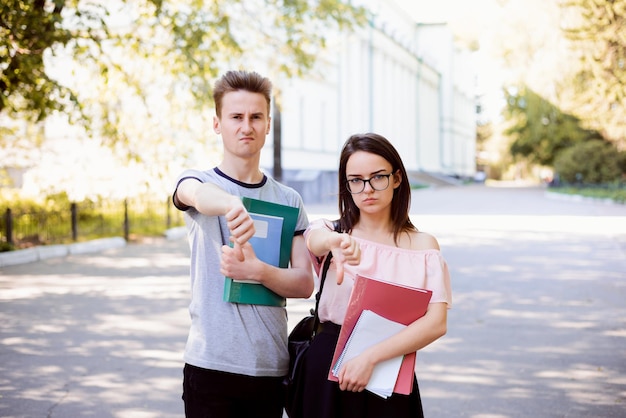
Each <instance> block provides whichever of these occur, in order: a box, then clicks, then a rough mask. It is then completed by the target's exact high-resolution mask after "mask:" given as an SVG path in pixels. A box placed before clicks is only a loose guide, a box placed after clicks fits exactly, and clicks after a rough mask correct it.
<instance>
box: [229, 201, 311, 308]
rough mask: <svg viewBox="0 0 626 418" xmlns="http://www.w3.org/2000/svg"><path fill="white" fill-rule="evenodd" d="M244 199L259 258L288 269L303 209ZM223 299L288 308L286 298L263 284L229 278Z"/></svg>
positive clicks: (252, 242) (252, 243) (253, 245)
mask: <svg viewBox="0 0 626 418" xmlns="http://www.w3.org/2000/svg"><path fill="white" fill-rule="evenodd" d="M241 200H242V201H243V205H244V207H245V208H246V209H247V210H248V213H249V214H250V217H251V218H252V219H253V220H254V227H255V229H256V233H255V235H254V236H253V237H252V238H250V241H249V242H250V244H251V245H252V248H253V249H254V252H255V254H256V256H257V257H258V258H259V259H260V260H261V261H264V262H265V263H268V264H271V265H273V266H276V267H281V268H287V267H288V266H289V260H290V258H291V244H292V241H293V236H294V232H295V230H296V223H297V222H298V215H299V214H300V209H299V208H294V207H292V206H285V205H280V204H278V203H272V202H266V201H263V200H257V199H251V198H248V197H243V198H242V199H241ZM231 245H232V244H231ZM224 300H225V301H226V302H235V303H246V304H254V305H269V306H280V307H284V306H286V305H287V301H286V299H285V298H284V297H282V296H280V295H278V294H276V293H274V292H272V291H271V290H270V289H268V288H266V287H265V286H263V285H262V284H260V283H257V282H254V281H246V280H233V279H231V278H230V277H226V281H225V282H224Z"/></svg>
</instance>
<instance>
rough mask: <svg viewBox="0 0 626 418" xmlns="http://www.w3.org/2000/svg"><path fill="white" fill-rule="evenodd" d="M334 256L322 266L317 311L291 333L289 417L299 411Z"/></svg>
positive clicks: (286, 382)
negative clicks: (306, 358)
mask: <svg viewBox="0 0 626 418" xmlns="http://www.w3.org/2000/svg"><path fill="white" fill-rule="evenodd" d="M332 257H333V254H332V253H331V252H330V251H329V252H328V255H327V256H326V260H324V265H323V266H322V274H321V276H320V290H319V291H318V292H317V294H316V295H315V310H311V314H310V315H308V316H306V317H304V318H302V320H300V322H298V324H297V325H296V326H295V327H294V328H293V330H292V331H291V332H290V333H289V338H288V343H287V348H288V349H289V373H288V374H287V376H286V377H285V380H284V387H285V392H286V393H285V394H286V399H285V411H286V412H287V415H288V416H290V417H291V416H292V413H293V412H294V411H295V410H296V409H298V399H299V398H298V390H299V389H298V388H299V387H300V386H301V385H302V382H303V381H304V371H303V370H302V368H303V360H304V354H305V353H306V351H307V350H308V348H309V346H310V345H311V341H313V338H314V337H315V333H316V332H317V327H318V325H319V322H320V319H319V316H318V308H319V304H320V298H321V297H322V289H323V288H324V281H325V280H326V272H328V266H329V265H330V260H331V258H332Z"/></svg>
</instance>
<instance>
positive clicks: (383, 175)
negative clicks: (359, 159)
mask: <svg viewBox="0 0 626 418" xmlns="http://www.w3.org/2000/svg"><path fill="white" fill-rule="evenodd" d="M391 176H393V173H389V174H376V175H374V176H372V177H370V178H368V179H361V178H353V179H350V180H346V189H348V191H349V192H350V194H359V193H363V191H364V190H365V184H366V183H369V185H370V187H371V188H372V190H375V191H377V192H382V191H383V190H387V189H388V188H389V184H391V181H390V180H389V178H390V177H391ZM376 177H386V178H387V185H386V186H385V187H383V188H382V189H377V188H376V187H374V185H373V184H372V179H375V178H376ZM354 180H358V181H360V182H361V184H362V185H363V188H361V191H359V192H353V191H352V189H350V183H351V182H352V181H354Z"/></svg>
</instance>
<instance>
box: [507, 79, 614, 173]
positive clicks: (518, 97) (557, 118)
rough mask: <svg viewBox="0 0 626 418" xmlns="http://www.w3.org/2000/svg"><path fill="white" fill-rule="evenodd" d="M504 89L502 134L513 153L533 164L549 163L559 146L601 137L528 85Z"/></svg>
mask: <svg viewBox="0 0 626 418" xmlns="http://www.w3.org/2000/svg"><path fill="white" fill-rule="evenodd" d="M504 93H505V96H506V102H507V104H506V108H505V109H504V116H505V118H506V119H507V120H508V122H509V127H508V129H506V131H505V134H506V135H509V136H510V137H511V139H512V142H511V145H510V151H511V154H512V155H513V156H517V157H523V158H525V159H526V160H528V161H529V162H530V163H533V164H539V165H544V166H553V165H554V159H555V157H556V156H557V155H558V154H559V152H561V151H562V150H564V149H566V148H569V147H571V146H573V145H575V144H577V143H581V142H585V141H588V140H591V139H601V138H602V137H601V136H600V135H599V134H598V133H597V132H595V131H591V130H587V129H584V128H582V127H581V122H580V120H579V119H578V118H577V117H576V116H573V115H570V114H566V113H563V112H562V111H561V110H560V109H559V108H558V107H557V106H555V105H554V104H552V103H550V102H549V101H547V100H545V99H544V98H543V97H541V96H540V95H538V94H537V93H535V92H534V91H533V90H531V89H529V88H528V87H525V86H522V87H521V88H519V89H518V88H509V89H505V91H504Z"/></svg>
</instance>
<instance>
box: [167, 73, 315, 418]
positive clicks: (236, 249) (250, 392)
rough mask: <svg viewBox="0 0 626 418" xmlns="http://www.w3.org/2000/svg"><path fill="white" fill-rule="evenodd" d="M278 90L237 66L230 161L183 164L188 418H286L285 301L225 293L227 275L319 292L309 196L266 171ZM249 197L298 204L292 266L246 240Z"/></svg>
mask: <svg viewBox="0 0 626 418" xmlns="http://www.w3.org/2000/svg"><path fill="white" fill-rule="evenodd" d="M271 88H272V86H271V83H270V81H269V80H268V79H267V78H264V77H261V76H260V75H259V74H257V73H255V72H246V71H229V72H227V73H226V74H224V75H223V76H222V77H221V78H220V79H219V80H218V81H217V82H216V84H215V89H214V92H213V97H214V99H215V108H216V116H215V117H214V119H213V129H214V130H215V132H216V133H217V134H218V135H221V137H222V141H223V144H224V156H223V159H222V162H221V163H220V164H219V165H218V166H217V167H215V168H213V169H210V170H207V171H199V170H186V171H184V172H183V173H182V174H181V175H180V176H179V178H178V180H177V185H176V189H175V191H174V194H173V201H174V205H175V206H176V207H177V208H178V209H180V210H183V211H185V219H186V222H187V230H188V237H189V244H190V247H191V304H190V306H189V312H190V315H191V329H190V332H189V337H188V340H187V346H186V349H185V357H184V358H185V363H186V364H185V368H184V371H183V374H184V381H183V400H184V402H185V415H186V416H187V417H189V418H193V417H204V418H206V417H253V416H254V417H273V418H280V417H282V406H283V394H282V387H281V381H282V377H283V376H284V375H286V374H287V368H288V360H289V355H288V352H287V313H286V310H285V308H282V307H271V306H262V305H248V304H238V303H230V302H225V301H224V300H223V291H224V277H225V276H228V277H231V278H233V279H253V280H256V281H258V282H260V283H261V284H263V285H264V286H266V287H268V288H269V289H271V290H273V291H274V292H276V293H278V294H279V295H281V296H284V297H292V298H306V297H309V296H310V295H311V293H312V292H313V275H312V270H311V264H310V261H309V255H308V253H307V249H306V245H305V242H304V238H303V236H302V232H303V231H304V230H305V229H306V227H307V226H308V220H307V216H306V213H305V211H304V207H303V204H302V199H301V197H300V195H299V194H298V193H297V192H296V191H295V190H293V189H291V188H289V187H287V186H284V185H282V184H280V183H278V182H277V181H275V180H274V179H272V178H269V177H267V176H265V175H264V174H263V173H262V172H261V170H260V169H259V160H260V154H261V149H262V148H263V145H264V144H265V137H266V136H267V134H268V133H269V130H270V116H269V112H270V96H271ZM242 196H246V197H250V198H255V199H260V200H265V201H271V202H275V203H280V204H282V205H287V206H293V207H298V208H299V209H300V215H299V218H298V222H297V225H296V234H295V236H294V238H293V244H292V252H291V260H290V267H289V268H278V267H274V266H271V265H269V264H266V263H264V262H262V261H260V260H259V259H258V258H257V257H256V256H255V253H254V250H253V249H252V246H251V245H250V244H249V243H248V242H247V241H248V239H250V237H252V236H253V235H254V232H255V229H254V224H253V221H252V219H251V218H250V215H249V214H248V212H247V211H246V209H245V208H244V206H243V204H242V201H241V197H242ZM229 242H232V243H233V245H232V246H229Z"/></svg>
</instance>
